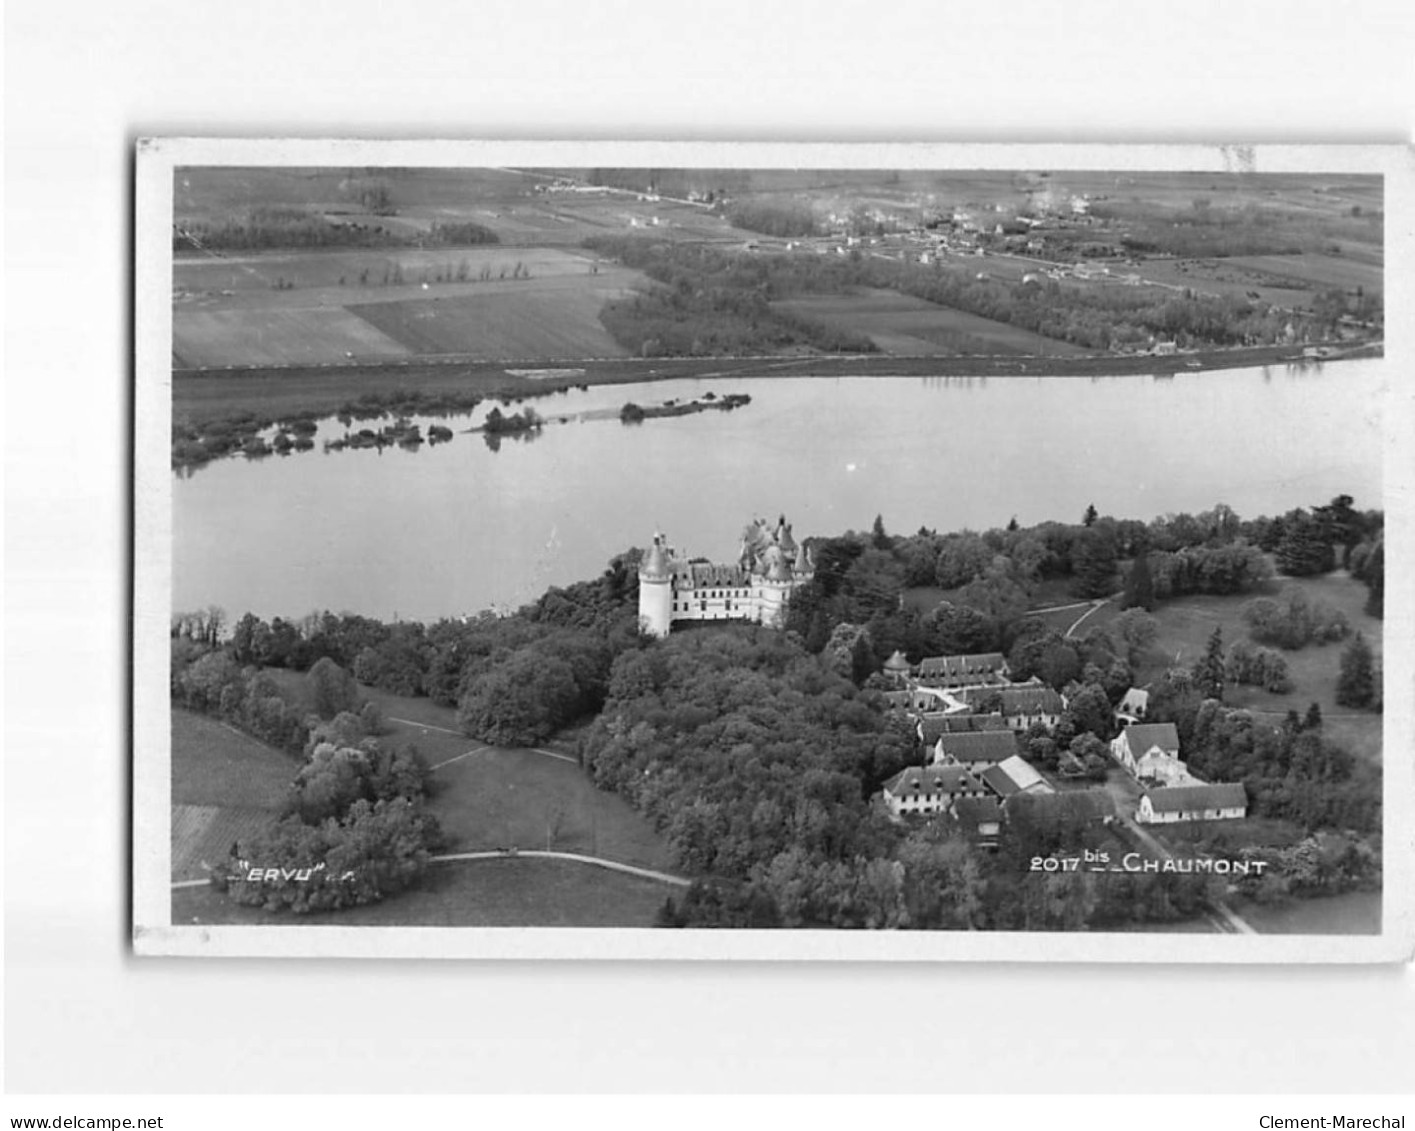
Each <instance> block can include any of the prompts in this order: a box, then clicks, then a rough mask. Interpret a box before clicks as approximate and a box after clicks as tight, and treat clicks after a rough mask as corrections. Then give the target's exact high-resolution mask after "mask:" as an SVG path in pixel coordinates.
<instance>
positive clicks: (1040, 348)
mask: <svg viewBox="0 0 1415 1131" xmlns="http://www.w3.org/2000/svg"><path fill="white" fill-rule="evenodd" d="M772 306H773V308H775V309H777V310H782V311H785V312H787V313H789V314H795V315H799V316H801V317H803V318H810V319H813V320H815V321H817V322H823V323H825V324H826V325H828V326H832V327H837V328H839V329H841V330H846V331H849V332H851V333H856V334H865V335H867V336H868V337H869V338H870V339H871V340H872V341H873V342H874V343H875V345H877V346H878V347H879V348H880V349H881V350H883V351H885V352H886V353H896V354H914V355H918V354H938V353H942V354H960V353H961V354H967V353H1004V354H1030V355H1038V356H1044V357H1078V356H1082V355H1084V354H1086V353H1087V352H1088V351H1086V350H1083V349H1081V348H1080V347H1079V346H1073V345H1070V344H1068V343H1066V342H1058V341H1055V340H1053V339H1051V338H1044V337H1042V336H1041V335H1040V334H1034V333H1032V332H1031V331H1029V330H1024V329H1021V328H1020V327H1017V326H1012V325H1009V324H1007V323H1005V322H994V321H993V320H992V319H990V318H980V317H978V316H977V315H975V314H967V313H965V312H963V311H961V310H951V309H949V308H948V307H943V306H935V305H934V304H933V303H930V302H925V301H923V300H922V299H917V298H911V297H910V296H908V295H903V294H899V293H898V292H896V291H885V290H867V291H862V292H860V293H858V294H852V295H820V296H816V297H812V298H798V299H790V300H787V301H782V302H775V303H773V304H772Z"/></svg>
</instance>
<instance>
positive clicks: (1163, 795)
mask: <svg viewBox="0 0 1415 1131" xmlns="http://www.w3.org/2000/svg"><path fill="white" fill-rule="evenodd" d="M1247 814H1248V793H1247V791H1246V790H1245V789H1244V788H1243V786H1242V784H1241V783H1239V782H1229V783H1225V784H1223V785H1181V786H1172V787H1169V788H1165V789H1152V790H1149V791H1148V792H1146V793H1145V794H1143V795H1142V796H1141V798H1140V807H1139V808H1138V809H1137V810H1136V811H1135V820H1136V821H1138V822H1139V823H1140V824H1142V825H1162V824H1172V823H1174V822H1176V821H1226V820H1239V819H1241V818H1243V817H1245V816H1247Z"/></svg>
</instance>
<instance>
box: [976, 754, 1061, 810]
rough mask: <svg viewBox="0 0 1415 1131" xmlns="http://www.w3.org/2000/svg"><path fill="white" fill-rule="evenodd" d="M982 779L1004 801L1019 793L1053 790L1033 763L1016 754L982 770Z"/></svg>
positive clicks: (1049, 791)
mask: <svg viewBox="0 0 1415 1131" xmlns="http://www.w3.org/2000/svg"><path fill="white" fill-rule="evenodd" d="M982 779H983V784H984V785H986V786H987V787H988V788H989V789H991V790H992V791H993V792H994V793H996V794H997V795H998V797H1000V798H1001V799H1002V800H1003V801H1006V800H1007V799H1008V798H1010V797H1015V796H1017V794H1019V793H1051V792H1053V790H1052V788H1051V786H1049V785H1047V783H1046V780H1045V779H1044V778H1043V777H1042V775H1041V774H1039V773H1037V771H1036V770H1035V769H1034V768H1033V767H1032V765H1031V763H1029V762H1027V761H1024V760H1023V759H1022V758H1021V757H1020V756H1018V755H1016V754H1014V755H1013V756H1012V757H1011V758H1007V759H1004V760H1003V761H1001V762H999V763H997V765H995V766H989V767H988V768H987V769H986V770H984V771H983V772H982Z"/></svg>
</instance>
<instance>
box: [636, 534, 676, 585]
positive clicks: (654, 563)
mask: <svg viewBox="0 0 1415 1131" xmlns="http://www.w3.org/2000/svg"><path fill="white" fill-rule="evenodd" d="M672 573H673V570H672V569H671V567H670V566H669V562H668V553H667V551H666V549H665V547H664V540H663V535H662V534H655V535H654V536H653V545H651V546H650V547H649V550H648V553H646V554H645V555H644V559H643V561H642V562H640V563H639V577H640V578H641V579H642V580H644V581H667V580H668V579H669V577H670V576H671V575H672Z"/></svg>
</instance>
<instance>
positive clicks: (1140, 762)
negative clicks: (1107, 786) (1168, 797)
mask: <svg viewBox="0 0 1415 1131" xmlns="http://www.w3.org/2000/svg"><path fill="white" fill-rule="evenodd" d="M1135 777H1136V778H1138V779H1139V780H1140V781H1142V782H1150V781H1153V782H1160V783H1162V784H1164V785H1190V784H1195V785H1197V784H1202V783H1200V782H1199V779H1198V778H1196V777H1194V776H1193V775H1192V774H1191V773H1190V772H1189V767H1188V766H1186V765H1185V764H1184V762H1183V760H1182V759H1181V758H1180V757H1179V756H1178V755H1177V754H1172V753H1170V752H1169V751H1168V750H1161V749H1160V748H1159V747H1157V746H1153V747H1151V748H1150V749H1149V750H1147V751H1145V753H1143V754H1141V755H1140V757H1138V758H1136V759H1135Z"/></svg>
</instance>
